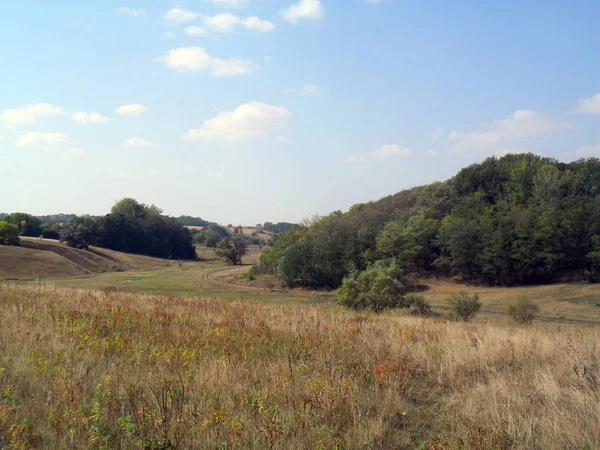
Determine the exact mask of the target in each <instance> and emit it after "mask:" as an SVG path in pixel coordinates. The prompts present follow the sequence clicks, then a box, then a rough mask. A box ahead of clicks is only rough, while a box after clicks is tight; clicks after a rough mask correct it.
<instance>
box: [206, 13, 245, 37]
mask: <svg viewBox="0 0 600 450" xmlns="http://www.w3.org/2000/svg"><path fill="white" fill-rule="evenodd" d="M202 20H203V22H204V26H205V27H207V28H210V29H211V30H213V31H217V32H219V33H229V32H231V30H233V27H234V26H236V25H238V24H239V23H240V18H239V17H238V16H236V15H233V14H231V13H223V14H217V15H216V16H203V17H202Z"/></svg>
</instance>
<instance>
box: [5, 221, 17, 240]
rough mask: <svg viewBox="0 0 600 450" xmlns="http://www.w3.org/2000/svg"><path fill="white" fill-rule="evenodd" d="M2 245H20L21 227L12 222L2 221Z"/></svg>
mask: <svg viewBox="0 0 600 450" xmlns="http://www.w3.org/2000/svg"><path fill="white" fill-rule="evenodd" d="M0 245H19V227H17V226H16V225H14V224H12V223H8V222H4V221H2V222H0Z"/></svg>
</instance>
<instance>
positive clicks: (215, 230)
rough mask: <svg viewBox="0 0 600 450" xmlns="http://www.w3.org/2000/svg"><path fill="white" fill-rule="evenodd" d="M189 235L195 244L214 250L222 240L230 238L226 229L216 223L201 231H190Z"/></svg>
mask: <svg viewBox="0 0 600 450" xmlns="http://www.w3.org/2000/svg"><path fill="white" fill-rule="evenodd" d="M191 233H192V237H193V240H194V242H195V243H197V244H204V245H205V246H206V247H210V248H216V247H217V244H218V243H219V242H220V241H221V240H222V239H223V238H226V237H229V236H231V233H229V231H228V230H227V228H225V227H222V226H221V225H219V224H217V223H209V224H208V225H206V226H204V227H203V228H202V229H201V230H191Z"/></svg>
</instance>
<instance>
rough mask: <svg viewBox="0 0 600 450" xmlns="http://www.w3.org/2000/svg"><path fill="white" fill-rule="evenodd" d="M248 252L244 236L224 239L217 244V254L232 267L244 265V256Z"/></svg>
mask: <svg viewBox="0 0 600 450" xmlns="http://www.w3.org/2000/svg"><path fill="white" fill-rule="evenodd" d="M247 252H248V250H247V249H246V241H245V240H244V238H243V237H242V236H240V235H237V236H233V237H228V238H225V239H222V240H221V241H220V242H219V243H218V244H217V251H216V254H217V256H219V257H220V258H223V259H224V260H225V262H226V263H227V264H229V265H230V266H235V265H237V264H241V263H242V256H244V255H245V254H246V253H247Z"/></svg>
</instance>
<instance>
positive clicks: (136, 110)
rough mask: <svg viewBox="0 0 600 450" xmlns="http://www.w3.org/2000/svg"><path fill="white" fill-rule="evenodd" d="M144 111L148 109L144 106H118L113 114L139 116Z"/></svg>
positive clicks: (135, 104)
mask: <svg viewBox="0 0 600 450" xmlns="http://www.w3.org/2000/svg"><path fill="white" fill-rule="evenodd" d="M146 111H148V108H147V107H145V106H144V105H140V104H139V103H132V104H130V105H123V106H119V107H118V108H117V110H116V111H115V112H116V113H117V114H119V115H121V116H141V115H142V114H144V113H145V112H146Z"/></svg>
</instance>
